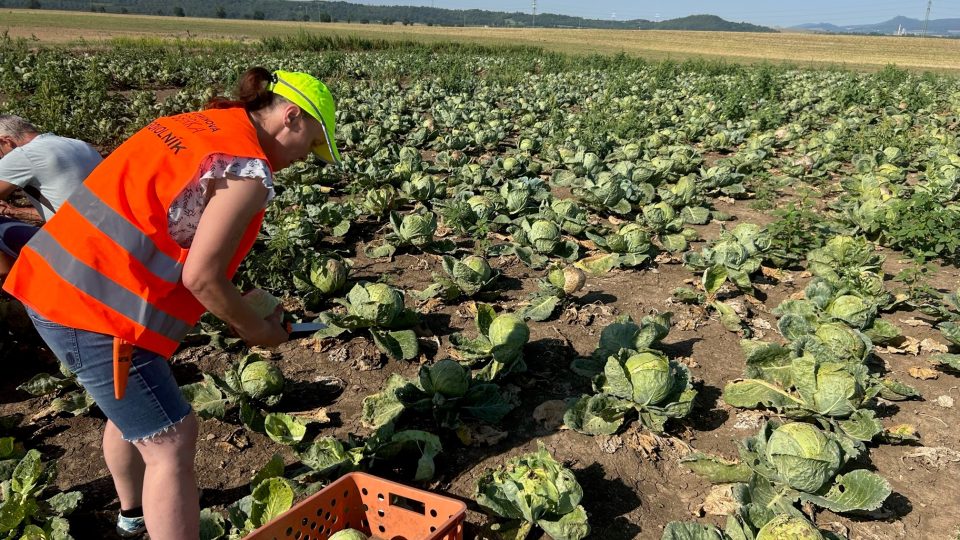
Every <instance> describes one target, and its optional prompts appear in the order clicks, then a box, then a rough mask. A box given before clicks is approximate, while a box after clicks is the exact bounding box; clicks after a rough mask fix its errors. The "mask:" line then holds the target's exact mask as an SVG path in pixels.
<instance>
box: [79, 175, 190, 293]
mask: <svg viewBox="0 0 960 540" xmlns="http://www.w3.org/2000/svg"><path fill="white" fill-rule="evenodd" d="M68 202H69V204H70V206H73V207H74V208H75V209H76V210H77V212H78V213H79V214H80V215H81V216H83V218H84V219H86V220H87V221H89V222H90V224H91V225H93V226H94V227H96V228H97V229H98V230H100V232H102V233H103V234H105V235H106V236H108V237H110V239H111V240H113V241H114V242H116V243H117V244H119V245H120V246H121V247H123V249H125V250H126V251H127V253H129V254H130V256H131V257H133V258H134V259H136V260H138V261H140V263H141V264H143V266H144V268H146V269H147V270H149V271H150V272H152V273H153V274H154V275H155V276H157V277H158V278H160V279H162V280H163V281H166V282H167V283H177V282H178V281H179V280H180V275H181V273H182V272H183V264H181V263H179V262H177V261H176V260H174V259H173V258H171V257H170V256H169V255H167V254H166V253H164V252H162V251H160V250H159V249H157V246H156V244H154V243H153V240H151V239H150V238H149V237H147V235H145V234H143V232H141V231H140V229H138V228H136V227H135V226H134V225H133V224H132V223H130V222H129V221H127V220H126V219H125V218H124V217H123V216H121V215H120V214H118V213H117V212H116V211H115V210H114V209H113V208H110V207H109V206H107V204H106V203H104V202H103V201H102V200H101V199H100V197H97V195H96V194H95V193H94V192H92V191H90V188H88V187H87V186H85V185H83V184H80V186H79V187H77V189H76V191H74V192H73V195H71V196H70V200H69V201H68Z"/></svg>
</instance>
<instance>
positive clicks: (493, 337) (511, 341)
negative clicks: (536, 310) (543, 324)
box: [487, 313, 530, 350]
mask: <svg viewBox="0 0 960 540" xmlns="http://www.w3.org/2000/svg"><path fill="white" fill-rule="evenodd" d="M487 337H488V338H489V339H490V344H491V345H492V346H494V347H504V348H508V349H514V350H519V349H521V348H523V346H524V345H526V343H527V341H528V340H529V339H530V328H529V327H527V324H526V323H525V322H523V319H521V318H520V317H517V316H516V315H513V314H511V313H504V314H502V315H498V316H497V317H496V318H495V319H493V322H491V323H490V329H489V330H488V331H487Z"/></svg>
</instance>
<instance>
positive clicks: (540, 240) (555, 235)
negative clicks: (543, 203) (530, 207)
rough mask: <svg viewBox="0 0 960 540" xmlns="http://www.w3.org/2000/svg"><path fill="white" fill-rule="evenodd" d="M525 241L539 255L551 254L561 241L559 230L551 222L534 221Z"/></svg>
mask: <svg viewBox="0 0 960 540" xmlns="http://www.w3.org/2000/svg"><path fill="white" fill-rule="evenodd" d="M527 240H528V241H529V242H530V245H532V246H533V249H535V250H537V251H538V252H539V253H547V254H549V253H553V252H554V251H556V250H557V246H559V244H560V241H561V238H560V228H559V227H557V224H556V223H554V222H552V221H547V220H543V219H541V220H538V221H534V222H533V225H531V226H530V231H529V232H528V233H527Z"/></svg>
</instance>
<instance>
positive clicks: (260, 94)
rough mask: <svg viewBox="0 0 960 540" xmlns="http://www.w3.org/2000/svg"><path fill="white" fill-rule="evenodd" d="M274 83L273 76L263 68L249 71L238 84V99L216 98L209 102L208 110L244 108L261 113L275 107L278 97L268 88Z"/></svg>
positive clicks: (241, 77)
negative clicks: (275, 100)
mask: <svg viewBox="0 0 960 540" xmlns="http://www.w3.org/2000/svg"><path fill="white" fill-rule="evenodd" d="M272 81H273V74H272V73H270V72H269V71H267V70H266V69H265V68H262V67H254V68H250V69H248V70H247V71H246V72H245V73H244V74H243V75H241V76H240V80H239V81H238V82H237V89H236V92H235V93H236V95H237V99H228V98H225V97H221V96H218V97H215V98H213V99H211V100H210V101H208V102H207V105H206V108H207V109H229V108H233V107H243V108H244V109H246V110H247V111H249V112H254V111H259V110H260V109H265V108H267V107H269V106H270V105H273V100H274V98H275V96H276V94H274V93H273V92H271V91H270V90H267V88H268V87H269V85H270V82H272Z"/></svg>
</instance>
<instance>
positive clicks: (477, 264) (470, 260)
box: [460, 255, 493, 283]
mask: <svg viewBox="0 0 960 540" xmlns="http://www.w3.org/2000/svg"><path fill="white" fill-rule="evenodd" d="M460 262H461V263H462V264H463V265H464V266H466V267H467V268H469V269H470V270H473V271H474V272H475V273H476V274H477V277H478V278H479V281H481V282H484V283H486V282H487V281H490V277H491V276H492V275H493V269H492V268H490V263H488V262H487V260H486V259H484V258H483V257H478V256H477V255H469V256H467V257H464V259H463V260H462V261H460Z"/></svg>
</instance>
